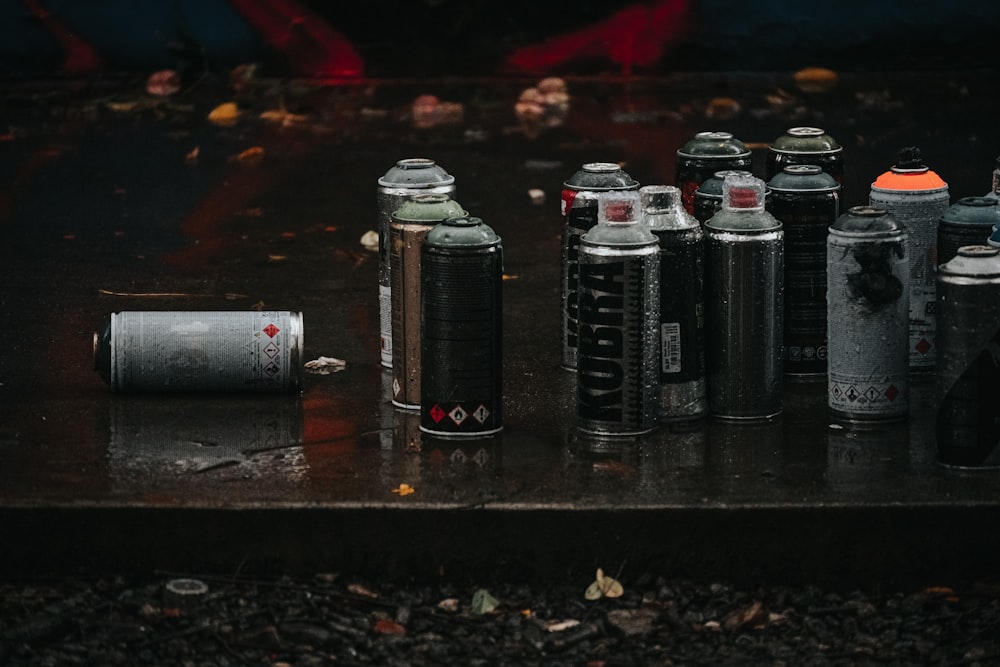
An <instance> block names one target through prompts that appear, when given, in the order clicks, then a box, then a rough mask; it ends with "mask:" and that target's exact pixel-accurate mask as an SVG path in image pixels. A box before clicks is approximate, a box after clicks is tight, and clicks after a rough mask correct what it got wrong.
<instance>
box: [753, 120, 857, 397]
mask: <svg viewBox="0 0 1000 667" xmlns="http://www.w3.org/2000/svg"><path fill="white" fill-rule="evenodd" d="M793 129H795V128H793ZM768 186H769V187H770V189H771V196H770V198H769V199H768V202H767V210H768V211H770V213H771V215H773V216H774V217H775V218H777V219H778V220H779V221H780V222H781V226H782V229H784V231H785V344H784V350H785V351H784V360H785V361H784V366H785V374H786V375H789V376H792V377H795V378H797V379H802V380H810V379H813V380H820V379H822V378H823V376H825V375H826V355H827V349H826V236H827V230H828V229H829V227H830V225H832V224H833V223H834V222H836V220H837V218H838V217H839V216H840V184H838V183H837V181H835V180H834V178H833V177H832V176H830V174H827V173H826V172H824V171H823V170H822V169H821V168H820V167H819V166H818V165H804V164H794V165H790V166H787V167H785V168H784V169H783V170H782V171H781V172H780V173H778V174H777V175H775V177H774V178H772V179H771V181H770V182H769V183H768Z"/></svg>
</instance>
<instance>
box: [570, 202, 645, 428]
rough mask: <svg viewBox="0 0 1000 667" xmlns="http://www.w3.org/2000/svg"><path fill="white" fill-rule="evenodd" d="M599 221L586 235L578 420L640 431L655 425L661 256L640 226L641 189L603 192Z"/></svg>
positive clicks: (582, 264) (579, 423)
mask: <svg viewBox="0 0 1000 667" xmlns="http://www.w3.org/2000/svg"><path fill="white" fill-rule="evenodd" d="M598 201H599V212H598V224H597V225H595V226H594V227H593V228H592V229H591V230H590V231H589V232H587V233H586V234H584V235H583V237H582V238H581V240H580V358H579V366H578V368H577V382H576V384H577V426H578V428H579V429H580V430H581V431H584V432H587V433H596V434H601V435H635V434H638V433H646V432H648V431H651V430H652V429H653V428H654V427H655V425H656V417H657V407H658V399H659V388H660V382H659V376H660V374H659V366H660V354H659V352H660V349H659V339H660V337H659V326H660V300H659V288H660V285H659V283H660V255H659V244H658V243H657V240H656V237H655V236H654V235H653V234H652V232H650V231H649V230H648V229H646V228H645V226H643V225H642V223H641V219H642V209H641V203H640V197H639V193H638V192H634V191H628V192H607V193H602V194H601V195H600V198H599V200H598Z"/></svg>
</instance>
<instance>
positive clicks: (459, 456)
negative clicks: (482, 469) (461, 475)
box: [449, 449, 469, 463]
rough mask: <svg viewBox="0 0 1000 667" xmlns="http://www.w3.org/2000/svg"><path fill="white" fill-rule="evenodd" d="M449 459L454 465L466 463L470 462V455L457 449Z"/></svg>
mask: <svg viewBox="0 0 1000 667" xmlns="http://www.w3.org/2000/svg"><path fill="white" fill-rule="evenodd" d="M449 458H450V459H451V462H452V463H465V462H466V461H468V460H469V457H468V455H467V454H466V453H465V452H463V451H462V450H461V449H456V450H455V451H453V452H452V453H451V456H450V457H449Z"/></svg>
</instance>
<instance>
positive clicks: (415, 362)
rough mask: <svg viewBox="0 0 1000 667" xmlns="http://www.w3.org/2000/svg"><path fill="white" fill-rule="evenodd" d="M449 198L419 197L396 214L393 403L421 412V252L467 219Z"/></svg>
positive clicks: (392, 283) (392, 252)
mask: <svg viewBox="0 0 1000 667" xmlns="http://www.w3.org/2000/svg"><path fill="white" fill-rule="evenodd" d="M464 214H465V211H464V210H462V207H461V206H459V204H458V203H457V202H455V201H453V200H452V199H450V198H449V197H448V195H444V194H420V195H414V196H413V197H412V198H411V199H410V200H408V201H407V202H404V203H403V205H402V206H400V207H399V209H397V210H396V211H395V212H394V213H393V214H392V224H391V225H390V226H389V264H390V270H389V284H390V286H391V287H392V404H393V405H395V406H396V407H400V408H404V409H409V410H419V409H420V294H421V286H420V254H421V249H422V248H423V245H424V238H425V237H426V236H427V232H429V231H430V230H431V229H433V227H434V225H436V224H439V223H441V222H443V221H445V220H447V219H448V218H454V217H458V216H460V215H464Z"/></svg>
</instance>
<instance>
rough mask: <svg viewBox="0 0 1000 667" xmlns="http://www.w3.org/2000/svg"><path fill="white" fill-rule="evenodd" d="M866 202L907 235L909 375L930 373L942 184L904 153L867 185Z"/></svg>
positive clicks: (944, 198) (944, 195)
mask: <svg viewBox="0 0 1000 667" xmlns="http://www.w3.org/2000/svg"><path fill="white" fill-rule="evenodd" d="M914 155H915V156H916V157H914ZM869 202H870V203H871V205H872V206H876V207H879V208H884V209H886V210H887V211H888V212H889V214H890V215H892V217H894V218H895V219H896V220H897V221H899V222H900V223H902V224H903V225H905V226H906V228H907V230H908V231H909V239H908V244H909V247H908V253H909V257H910V336H909V337H910V340H909V355H910V371H911V372H914V373H929V372H932V371H933V370H934V365H935V360H936V356H937V349H936V345H935V342H934V339H935V335H934V332H935V329H936V318H935V316H934V309H935V307H936V299H935V296H934V294H935V289H936V288H935V282H934V271H935V269H936V268H937V229H938V221H939V220H940V219H941V216H943V215H944V213H945V211H947V210H948V205H949V202H950V199H949V195H948V184H947V183H945V182H944V181H943V180H941V177H940V176H938V175H937V174H935V173H934V172H933V171H930V170H929V169H928V168H927V167H926V166H923V165H922V164H921V163H920V160H919V152H913V151H910V152H907V151H906V149H904V151H901V153H900V160H899V162H898V164H897V165H896V166H894V167H893V168H892V169H891V170H889V171H888V172H886V173H884V174H882V175H881V176H879V177H878V178H877V179H876V180H875V182H874V183H872V189H871V195H870V197H869Z"/></svg>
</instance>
